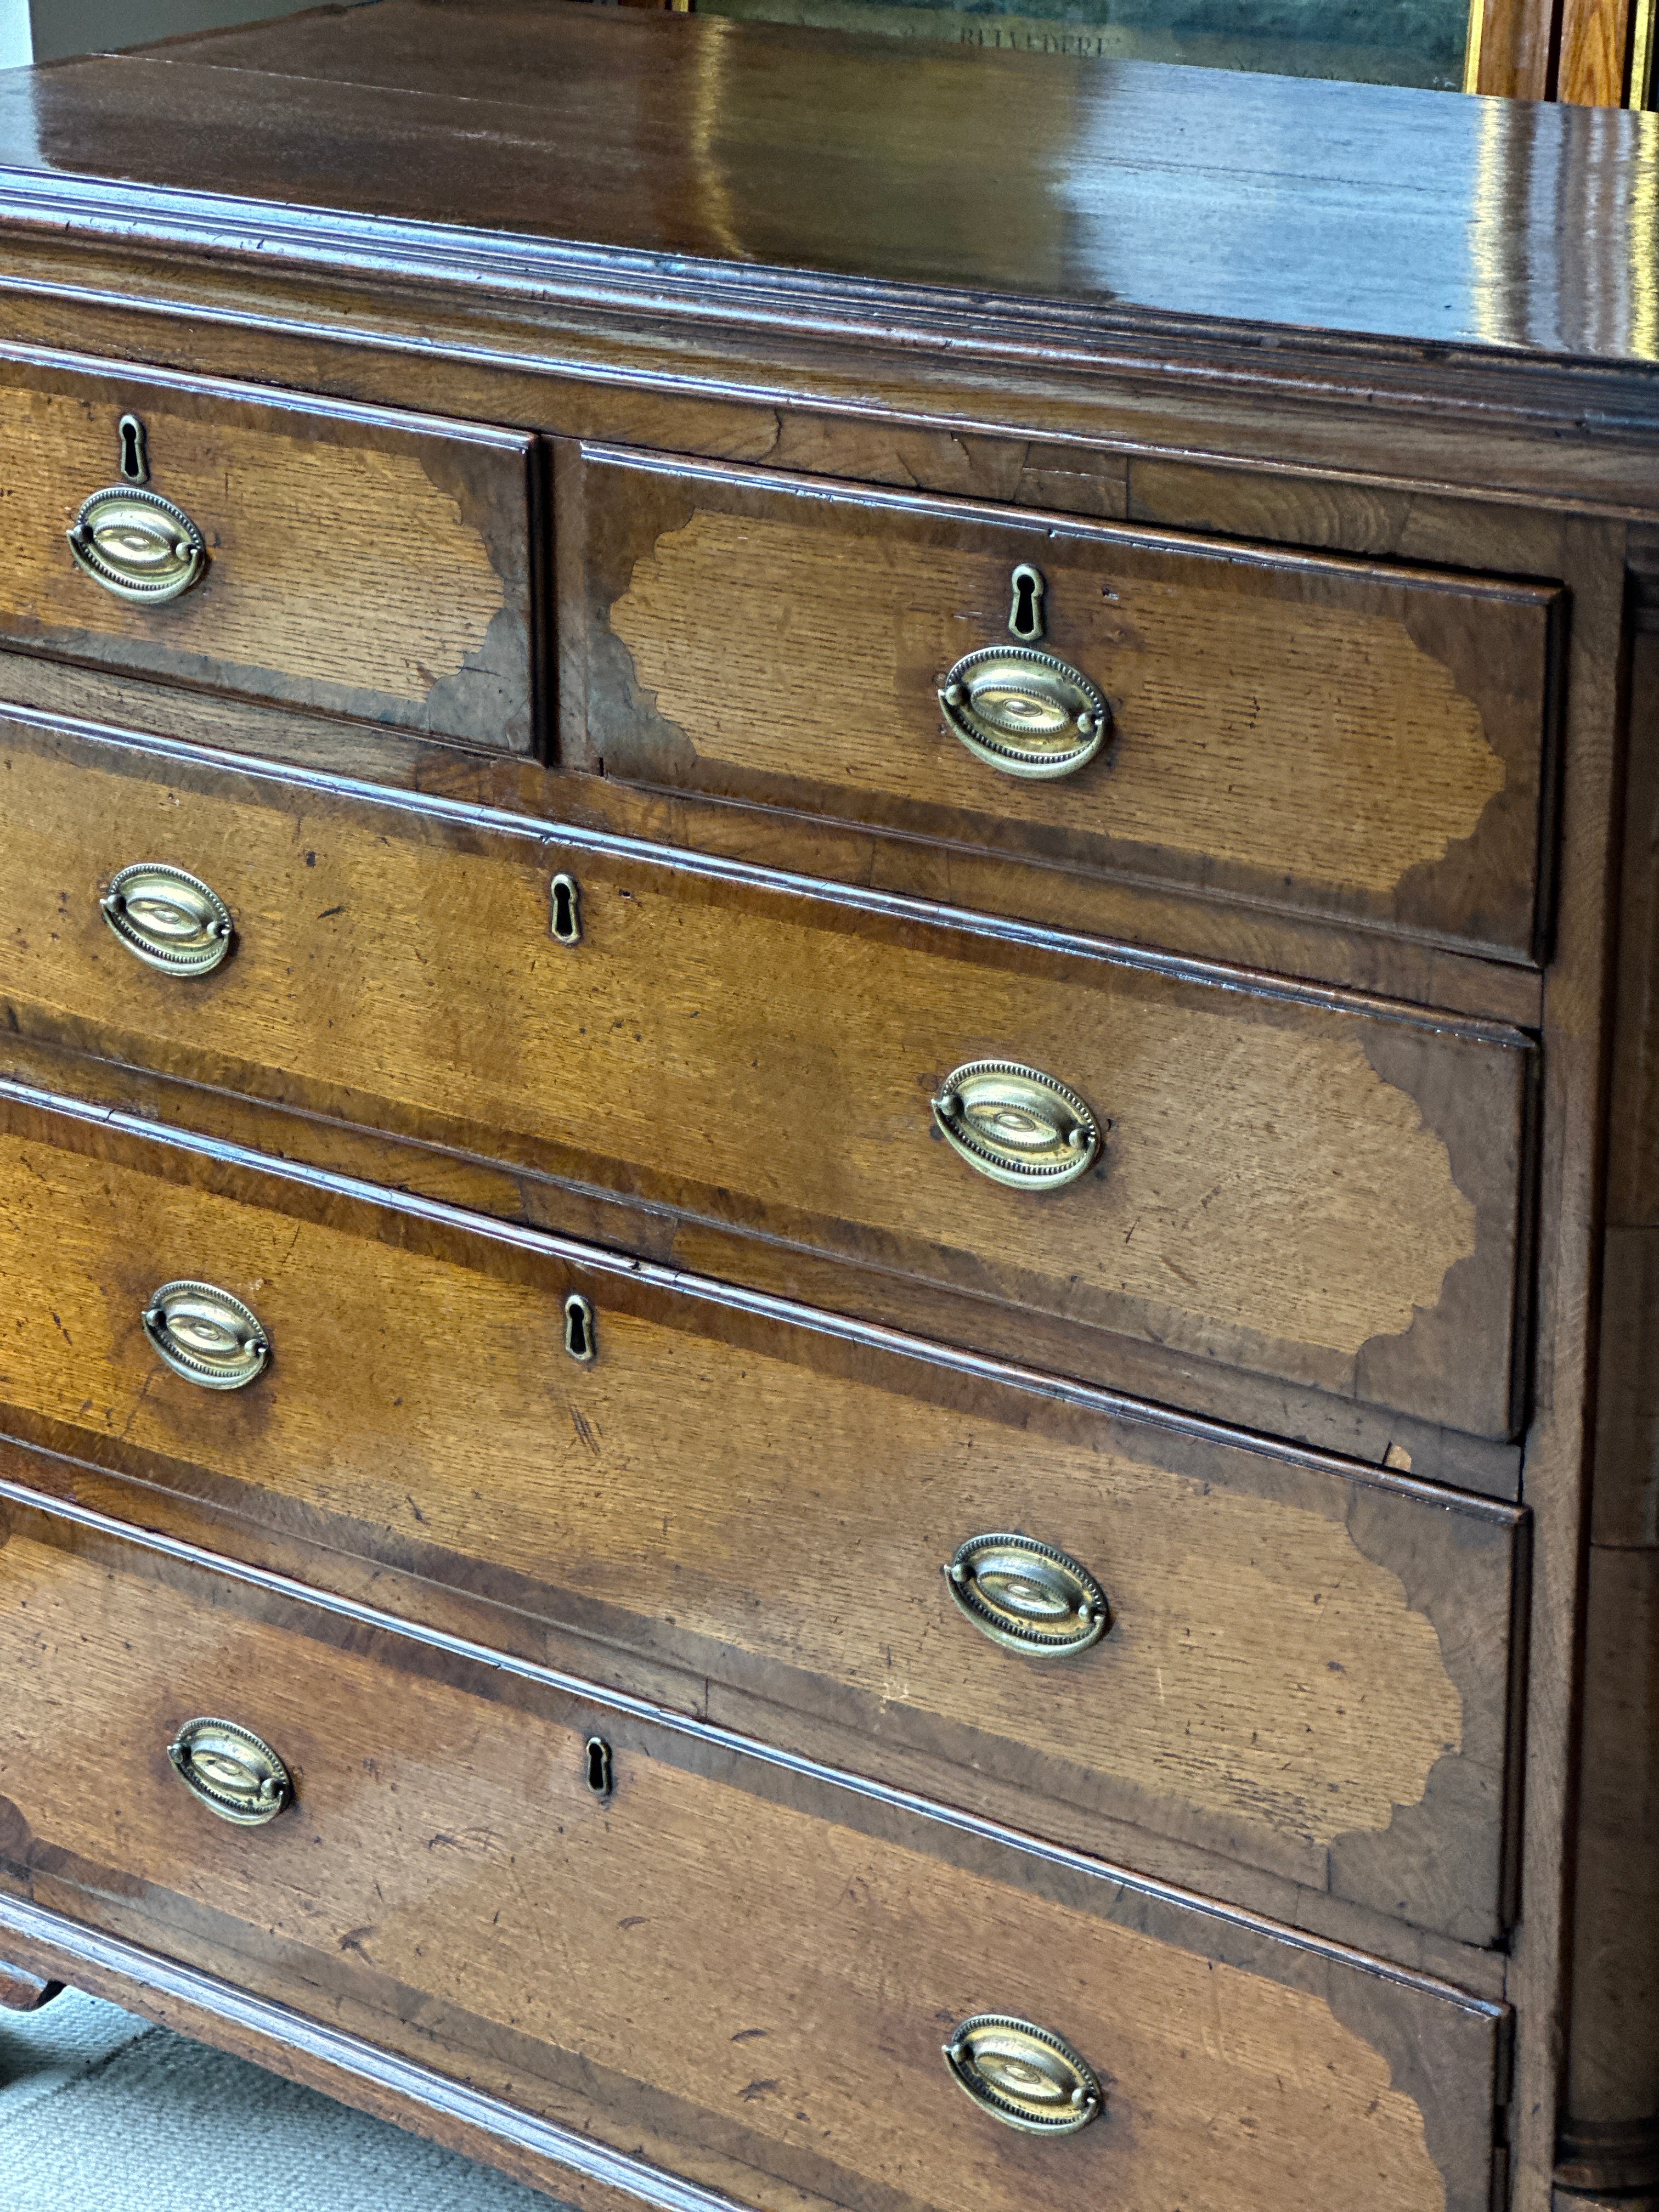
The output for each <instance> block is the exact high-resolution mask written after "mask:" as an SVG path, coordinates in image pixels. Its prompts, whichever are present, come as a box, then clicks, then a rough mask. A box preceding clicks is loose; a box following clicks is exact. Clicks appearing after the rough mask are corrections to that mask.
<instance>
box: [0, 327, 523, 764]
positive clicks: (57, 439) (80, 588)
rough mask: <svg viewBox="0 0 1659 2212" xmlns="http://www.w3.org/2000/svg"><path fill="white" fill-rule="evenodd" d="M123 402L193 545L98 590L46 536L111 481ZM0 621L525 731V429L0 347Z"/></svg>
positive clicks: (424, 728) (37, 637)
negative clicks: (3, 552)
mask: <svg viewBox="0 0 1659 2212" xmlns="http://www.w3.org/2000/svg"><path fill="white" fill-rule="evenodd" d="M92 366H93V365H90V364H88V367H89V368H90V367H92ZM124 416H134V417H136V418H137V421H138V422H140V423H141V424H142V426H143V457H144V463H145V465H147V475H146V477H145V483H144V487H143V489H144V490H145V491H146V493H148V494H152V495H157V496H159V497H160V498H161V499H163V500H165V501H167V503H168V505H169V506H170V507H173V508H176V509H177V510H179V513H182V514H183V515H184V516H185V517H187V518H188V520H189V521H190V522H191V524H193V525H194V526H196V529H197V532H199V533H200V536H201V538H202V541H203V544H204V550H205V555H206V561H205V567H204V570H203V572H202V574H201V575H200V579H199V580H198V581H197V582H196V583H194V584H193V585H192V586H191V587H190V588H189V589H187V590H185V592H183V593H182V594H181V595H180V596H179V597H177V598H174V599H167V600H164V601H162V602H161V603H158V604H151V603H143V602H137V603H135V602H134V601H132V600H131V599H127V598H125V597H122V596H118V595H117V594H116V593H115V592H112V591H111V590H110V589H108V588H107V587H106V585H105V584H104V583H103V582H101V581H100V580H98V579H97V578H96V577H95V576H94V575H93V574H88V570H87V568H84V567H83V566H82V565H80V564H78V563H77V562H76V559H75V558H74V556H72V554H71V552H70V545H69V542H68V538H67V536H66V532H68V531H69V529H70V527H71V526H73V525H74V524H75V522H76V517H77V515H78V514H79V513H80V512H81V510H82V505H83V502H85V501H87V500H88V498H89V497H91V496H92V495H94V494H96V493H99V492H100V491H104V490H106V489H115V490H121V489H126V488H127V487H126V486H125V480H124V477H123V475H122V465H123V461H124V459H125V460H126V461H127V462H128V464H129V465H131V458H132V455H131V447H130V445H129V446H128V447H126V450H125V452H124V441H123V437H122V435H121V430H120V425H121V423H122V420H123V417H124ZM0 441H3V446H4V451H5V453H6V469H7V490H8V492H9V499H8V501H7V520H8V527H9V532H10V537H9V544H8V547H7V557H6V559H5V560H4V561H3V562H0V637H3V638H5V639H8V640H12V641H16V642H18V643H21V644H24V645H28V646H33V647H46V649H47V650H49V651H51V652H53V653H66V654H70V655H72V656H73V657H74V658H76V659H80V660H91V661H94V662H98V663H100V664H101V665H105V666H107V667H112V668H117V669H121V670H125V671H131V672H133V673H137V674H141V675H146V676H156V677H161V678H170V679H173V680H177V681H181V682H186V683H190V684H204V685H208V686H210V687H212V688H213V689H215V690H226V691H231V692H240V693H243V694H246V695H247V696H252V697H257V698H261V699H272V700H280V701H283V702H287V703H289V704H290V705H294V706H297V707H301V708H316V709H319V710H320V711H322V712H325V713H328V714H351V715H357V716H362V717H364V718H366V719H368V720H373V721H377V722H386V723H391V724H393V725H395V726H398V727H400V728H404V729H408V730H410V731H413V732H422V733H425V734H429V735H431V736H433V737H438V738H459V739H461V740H464V741H465V742H466V743H468V744H476V745H483V746H489V747H498V748H504V749H506V750H510V751H513V752H526V751H528V750H530V749H531V747H532V744H533V743H534V742H535V735H536V732H535V726H534V723H535V718H534V710H533V706H532V680H533V679H532V652H533V644H532V632H533V629H534V619H533V600H534V595H535V585H534V582H533V578H532V568H533V564H534V560H535V555H534V551H533V539H532V532H533V530H534V528H535V527H536V524H535V520H534V517H533V513H532V506H533V503H534V477H535V471H534V466H533V463H534V441H533V440H532V439H530V438H526V437H525V436H524V435H521V434H520V433H519V432H516V431H506V430H495V429H489V428H483V427H480V426H477V425H475V424H472V423H465V422H438V421H435V420H433V419H432V418H430V417H427V416H418V415H405V414H394V413H392V412H389V411H386V410H380V409H376V408H368V407H358V406H351V405H347V404H343V403H338V402H334V401H313V400H295V399H293V398H288V397H285V396H284V395H282V394H278V393H274V392H261V391H258V389H256V388H254V387H252V386H238V385H221V384H216V383H210V382H208V381H206V380H203V379H169V378H163V377H152V376H149V375H146V374H143V372H142V371H135V370H132V369H129V368H125V367H120V366H105V365H102V364H100V365H96V368H95V373H92V374H80V373H76V371H73V370H70V369H68V368H49V367H43V366H36V365H34V364H33V362H27V361H21V360H18V359H17V358H15V357H13V358H11V359H8V358H6V357H5V356H3V355H0ZM150 512H151V513H154V514H155V515H161V512H162V511H161V509H159V508H154V509H151V510H150ZM94 519H95V513H94ZM114 520H116V521H117V522H119V521H120V520H121V515H120V514H119V513H116V514H114ZM114 553H115V557H116V558H117V559H118V560H119V559H120V558H121V550H120V547H119V545H116V546H115V547H114ZM139 560H140V564H141V565H142V562H143V555H142V552H141V553H140V555H139Z"/></svg>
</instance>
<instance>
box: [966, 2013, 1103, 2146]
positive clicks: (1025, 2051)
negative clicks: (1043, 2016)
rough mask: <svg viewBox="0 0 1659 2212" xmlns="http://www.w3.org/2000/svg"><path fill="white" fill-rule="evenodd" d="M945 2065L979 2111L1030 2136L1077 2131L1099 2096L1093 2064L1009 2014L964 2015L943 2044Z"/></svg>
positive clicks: (1092, 2113) (1056, 2038)
mask: <svg viewBox="0 0 1659 2212" xmlns="http://www.w3.org/2000/svg"><path fill="white" fill-rule="evenodd" d="M945 2064H946V2065H947V2066H948V2067H949V2068H950V2069H951V2079H952V2080H953V2081H955V2082H956V2083H957V2086H958V2087H960V2088H963V2089H965V2090H966V2091H967V2093H968V2094H969V2096H970V2097H971V2098H972V2099H973V2100H974V2102H975V2104H976V2105H977V2106H979V2107H980V2109H981V2112H989V2113H990V2114H991V2116H992V2118H994V2119H998V2120H1001V2121H1002V2122H1004V2124H1006V2126H1008V2127H1011V2128H1023V2129H1024V2130H1025V2131H1026V2133H1027V2134H1028V2135H1036V2136H1069V2135H1074V2134H1075V2133H1076V2132H1077V2130H1078V2129H1079V2128H1086V2127H1087V2126H1088V2124H1089V2123H1090V2121H1091V2120H1092V2119H1093V2118H1096V2116H1097V2114H1098V2112H1099V2111H1100V2109H1101V2106H1102V2104H1103V2101H1104V2100H1103V2097H1102V2095H1101V2088H1100V2082H1099V2080H1098V2077H1097V2075H1096V2073H1095V2070H1094V2069H1093V2067H1092V2066H1091V2065H1090V2064H1089V2063H1088V2061H1087V2059H1085V2058H1081V2057H1079V2055H1078V2053H1077V2052H1076V2051H1073V2048H1072V2046H1071V2045H1070V2044H1069V2043H1066V2042H1065V2041H1064V2040H1063V2039H1061V2038H1060V2036H1058V2035H1054V2034H1051V2033H1049V2031H1048V2029H1047V2028H1046V2027H1036V2025H1035V2023H1034V2022H1032V2021H1029V2020H1015V2019H1013V2018H1012V2017H1011V2016H1010V2015H1008V2014H1006V2013H1000V2012H981V2013H975V2015H974V2017H973V2018H972V2019H971V2020H964V2021H963V2023H962V2025H961V2026H960V2027H958V2028H957V2030H956V2032H955V2033H954V2034H953V2035H952V2036H951V2040H950V2041H949V2042H948V2043H947V2044H946V2045H945Z"/></svg>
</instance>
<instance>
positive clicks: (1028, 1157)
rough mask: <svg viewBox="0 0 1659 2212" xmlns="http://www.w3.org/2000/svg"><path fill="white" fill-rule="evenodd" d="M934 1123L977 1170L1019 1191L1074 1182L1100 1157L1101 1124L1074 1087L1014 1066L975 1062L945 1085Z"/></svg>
mask: <svg viewBox="0 0 1659 2212" xmlns="http://www.w3.org/2000/svg"><path fill="white" fill-rule="evenodd" d="M933 1119H934V1121H936V1122H937V1123H938V1124H939V1128H940V1129H941V1130H942V1131H943V1132H944V1133H945V1136H946V1137H947V1138H948V1139H950V1142H951V1146H952V1148H953V1149H954V1150H955V1151H956V1152H959V1153H960V1154H961V1155H962V1157H963V1159H964V1160H966V1161H967V1163H968V1164H969V1167H971V1168H976V1169H977V1170H979V1172H980V1174H981V1175H982V1176H989V1177H990V1178H991V1180H992V1182H1002V1183H1007V1184H1008V1185H1009V1186H1010V1187H1011V1188H1013V1189H1015V1190H1045V1189H1047V1190H1053V1189H1057V1188H1059V1187H1060V1185H1061V1184H1063V1183H1068V1182H1076V1181H1077V1179H1078V1177H1079V1176H1080V1175H1085V1174H1086V1173H1087V1172H1088V1170H1089V1169H1090V1168H1091V1166H1092V1165H1093V1164H1094V1159H1095V1156H1096V1154H1097V1152H1099V1150H1100V1141H1101V1139H1100V1123H1099V1122H1098V1121H1097V1119H1096V1117H1095V1115H1094V1114H1093V1112H1092V1111H1091V1109H1090V1107H1089V1106H1088V1104H1087V1103H1086V1102H1085V1100H1084V1099H1082V1098H1079V1096H1078V1094H1077V1092H1076V1091H1073V1089H1072V1088H1071V1087H1070V1085H1067V1084H1064V1083H1060V1082H1057V1081H1056V1080H1055V1079H1054V1077H1053V1076H1052V1075H1044V1074H1042V1073H1041V1072H1040V1071H1039V1070H1038V1069H1036V1068H1035V1067H1021V1066H1018V1064H1017V1063H1016V1062H1015V1061H1013V1060H969V1061H968V1062H967V1063H966V1065H965V1066H962V1067H958V1068H955V1069H953V1070H952V1071H951V1073H950V1074H949V1075H947V1076H946V1077H945V1082H944V1085H943V1086H942V1087H941V1089H940V1091H939V1097H937V1098H935V1099H934V1101H933Z"/></svg>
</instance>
